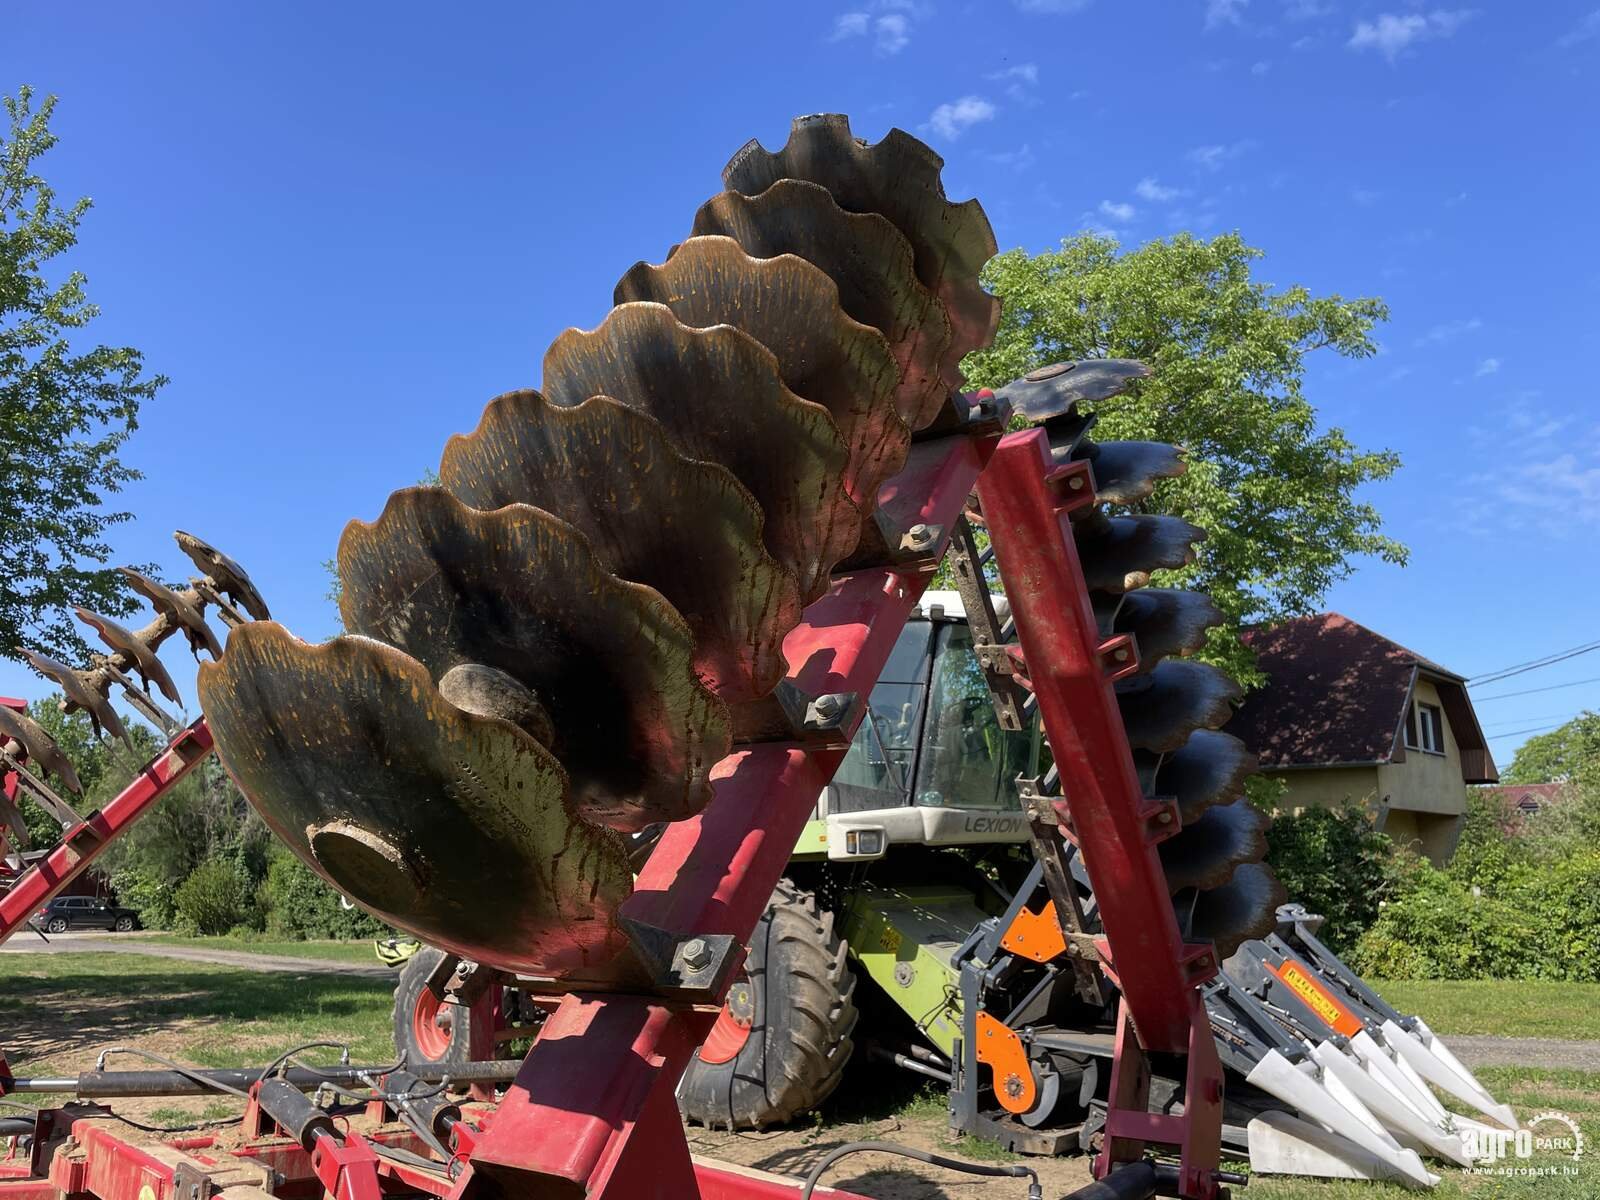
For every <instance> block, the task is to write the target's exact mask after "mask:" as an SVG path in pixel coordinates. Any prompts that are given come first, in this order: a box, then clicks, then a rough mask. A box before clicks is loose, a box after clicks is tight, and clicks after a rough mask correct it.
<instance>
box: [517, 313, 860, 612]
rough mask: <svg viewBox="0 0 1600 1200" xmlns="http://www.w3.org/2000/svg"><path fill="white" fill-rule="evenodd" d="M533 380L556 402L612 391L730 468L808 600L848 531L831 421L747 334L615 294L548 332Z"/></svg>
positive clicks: (843, 459)
mask: <svg viewBox="0 0 1600 1200" xmlns="http://www.w3.org/2000/svg"><path fill="white" fill-rule="evenodd" d="M543 390H544V394H545V396H546V397H547V398H548V399H549V400H550V401H551V402H552V403H555V404H561V405H567V406H571V405H577V404H581V403H583V401H585V400H587V399H588V398H589V397H590V396H610V397H611V398H613V399H615V400H620V401H621V402H622V403H623V404H626V405H628V407H630V408H637V409H639V410H640V411H642V412H645V413H648V414H649V415H650V416H652V417H654V418H655V419H656V420H658V421H660V422H661V424H662V425H663V426H664V427H665V428H666V430H667V432H668V434H669V435H670V436H671V437H672V440H673V442H674V443H675V444H676V445H677V447H678V449H679V450H680V451H682V452H683V453H685V454H687V455H689V457H691V458H698V459H704V460H706V461H708V462H716V463H721V464H722V465H723V466H725V467H727V468H728V470H730V471H732V472H733V474H734V477H735V478H736V479H738V480H739V482H740V483H742V484H744V486H745V487H746V488H748V489H749V490H750V493H751V495H753V496H755V498H756V500H757V502H758V503H759V504H760V505H761V509H762V513H763V515H764V517H765V521H766V523H765V526H764V528H763V534H764V536H765V538H766V543H767V549H768V550H770V551H771V552H772V556H773V557H774V558H775V559H777V560H778V562H779V563H781V564H782V565H783V566H784V567H785V568H786V569H788V570H790V571H792V572H793V573H794V575H795V578H796V579H798V580H799V582H800V595H801V598H802V599H803V600H805V601H807V602H808V603H809V602H810V601H811V600H814V599H816V597H817V596H819V595H821V594H822V592H823V591H824V590H825V589H826V587H827V581H828V573H829V572H830V571H831V570H832V569H833V566H834V564H835V563H837V562H838V561H839V560H840V559H842V558H843V557H844V556H845V555H846V554H848V553H849V552H850V551H851V550H852V549H853V548H854V547H855V544H856V542H857V540H858V539H859V537H860V532H861V514H860V512H859V511H858V510H857V509H856V507H855V505H854V504H853V503H852V502H851V500H850V497H849V496H848V495H847V494H846V492H845V489H844V472H845V468H846V466H847V463H848V455H847V452H846V450H845V446H844V441H843V439H842V438H841V437H840V436H839V430H838V427H837V426H836V425H834V423H833V418H832V417H830V416H829V415H828V412H827V410H826V409H824V408H823V407H822V406H821V405H817V404H812V403H810V402H809V401H806V400H802V399H800V397H798V396H796V395H795V394H794V393H793V392H791V391H790V390H789V389H788V388H786V387H784V386H783V381H782V379H781V378H780V377H779V371H778V364H777V360H776V359H774V358H773V356H772V353H771V352H770V351H769V350H767V349H766V348H765V347H764V346H762V345H761V344H760V343H759V342H757V341H756V340H755V339H754V338H752V337H750V336H749V335H748V334H745V333H741V332H740V331H739V330H737V329H733V328H730V327H728V326H719V327H717V328H714V329H691V328H689V327H688V326H687V325H685V324H683V323H682V322H681V321H679V320H678V319H677V318H676V317H674V316H673V315H672V311H671V310H670V309H668V308H666V307H665V306H664V305H660V304H624V305H622V306H621V307H619V308H614V309H612V310H611V314H610V315H609V316H608V317H607V318H606V319H605V321H604V322H603V323H602V324H601V325H600V327H599V328H598V329H596V330H594V331H592V332H585V331H583V330H578V329H569V330H567V332H566V333H564V334H562V335H561V336H560V337H559V338H557V339H556V340H555V343H554V344H553V345H552V346H551V347H550V349H549V350H548V351H546V353H545V359H544V389H543ZM686 515H687V514H686Z"/></svg>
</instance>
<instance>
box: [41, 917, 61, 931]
mask: <svg viewBox="0 0 1600 1200" xmlns="http://www.w3.org/2000/svg"><path fill="white" fill-rule="evenodd" d="M44 931H45V932H46V933H65V932H66V931H67V919H66V918H65V917H51V918H50V920H49V922H48V923H47V924H46V925H45V927H44Z"/></svg>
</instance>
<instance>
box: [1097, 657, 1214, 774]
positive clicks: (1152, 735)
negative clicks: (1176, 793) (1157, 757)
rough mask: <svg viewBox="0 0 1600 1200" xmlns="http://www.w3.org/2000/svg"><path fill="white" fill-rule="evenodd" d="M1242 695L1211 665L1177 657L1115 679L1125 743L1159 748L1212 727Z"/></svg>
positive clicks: (1176, 744)
mask: <svg viewBox="0 0 1600 1200" xmlns="http://www.w3.org/2000/svg"><path fill="white" fill-rule="evenodd" d="M1243 698H1244V689H1242V688H1241V687H1240V686H1239V685H1238V684H1237V683H1235V682H1234V681H1233V680H1231V679H1229V678H1228V677H1227V676H1226V675H1224V674H1223V673H1222V672H1221V671H1219V670H1217V669H1216V668H1215V667H1212V666H1207V665H1206V664H1205V663H1198V662H1190V661H1187V660H1185V659H1176V658H1169V659H1167V660H1166V661H1165V662H1162V663H1158V664H1157V665H1156V668H1155V669H1154V670H1153V671H1151V672H1150V673H1149V674H1147V675H1136V676H1134V677H1133V678H1132V679H1130V680H1125V681H1123V682H1122V683H1119V684H1118V685H1117V704H1118V706H1119V707H1120V708H1121V709H1122V723H1123V725H1124V726H1125V727H1126V728H1127V731H1128V744H1129V745H1131V746H1132V747H1133V748H1134V749H1136V750H1151V751H1154V752H1155V753H1157V754H1165V753H1170V752H1171V751H1173V750H1176V749H1178V747H1180V746H1182V745H1183V743H1184V741H1185V740H1186V739H1187V738H1188V736H1189V735H1190V734H1191V733H1193V732H1194V731H1195V730H1197V729H1216V728H1217V727H1218V726H1220V725H1221V724H1222V723H1223V722H1224V721H1226V720H1227V719H1228V718H1229V717H1231V716H1232V715H1233V707H1234V705H1235V704H1237V703H1238V702H1239V701H1240V700H1242V699H1243Z"/></svg>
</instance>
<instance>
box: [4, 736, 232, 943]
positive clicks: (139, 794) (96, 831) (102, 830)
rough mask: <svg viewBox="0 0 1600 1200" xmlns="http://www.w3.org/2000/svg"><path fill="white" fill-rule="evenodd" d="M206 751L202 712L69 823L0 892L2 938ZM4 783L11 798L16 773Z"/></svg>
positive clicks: (208, 746) (83, 868)
mask: <svg viewBox="0 0 1600 1200" xmlns="http://www.w3.org/2000/svg"><path fill="white" fill-rule="evenodd" d="M209 753H211V730H210V729H209V728H208V727H207V726H206V722H205V718H204V717H202V718H200V719H199V720H197V721H195V722H194V723H193V724H191V725H189V726H188V727H187V728H185V729H184V730H183V731H182V732H180V733H179V734H178V736H177V737H175V738H173V739H172V742H171V743H170V744H169V745H168V746H167V748H166V749H165V750H163V751H162V752H161V753H160V754H158V755H156V757H155V758H154V759H152V760H151V761H150V762H149V763H147V764H146V765H145V767H144V769H143V770H141V771H140V772H139V774H138V775H136V776H134V779H133V782H132V783H130V784H128V786H127V787H125V788H123V789H122V791H120V792H119V793H117V795H116V797H115V798H114V799H112V800H111V801H110V802H109V803H108V804H107V805H106V806H105V807H104V808H102V809H97V810H96V811H94V812H92V813H90V814H89V815H88V816H87V817H85V818H84V819H83V820H81V821H79V822H78V823H77V824H76V825H73V826H71V827H69V828H68V829H67V830H66V831H65V832H64V833H63V834H62V837H61V841H60V842H59V843H58V844H57V846H56V848H55V849H54V850H52V851H50V853H49V854H47V855H46V856H45V857H44V858H42V859H40V860H39V861H38V862H36V863H34V864H33V865H32V866H31V867H29V868H28V869H27V870H25V871H23V872H22V873H21V874H19V875H18V876H17V877H16V879H15V880H14V881H13V882H12V884H11V888H10V890H9V891H7V892H6V893H5V894H4V895H0V942H4V941H5V940H6V939H7V938H8V937H10V936H11V935H12V934H13V933H15V932H16V931H17V930H19V929H21V928H22V927H23V926H24V925H26V924H27V923H28V919H29V918H30V917H31V916H32V915H33V914H34V913H35V912H36V911H37V910H38V909H39V907H40V905H43V904H48V903H49V902H50V901H51V900H52V899H54V898H55V897H56V896H58V895H60V893H61V891H62V890H63V889H64V888H65V887H66V886H67V885H68V884H69V883H71V882H72V881H73V880H74V879H76V878H77V877H78V876H79V875H81V874H83V872H84V871H86V870H88V868H89V864H90V863H92V862H94V860H95V859H96V858H97V857H98V856H99V854H100V852H101V851H102V850H104V849H105V848H106V844H107V843H108V842H110V841H111V839H112V838H114V837H116V836H117V835H118V834H120V833H121V832H122V831H123V830H125V829H126V828H128V826H129V825H131V824H132V823H133V822H134V821H137V820H138V819H139V818H140V817H142V816H143V815H144V814H145V813H146V812H147V811H149V809H150V806H151V805H153V804H154V803H155V802H156V801H157V800H159V799H161V797H162V796H164V795H166V793H167V792H168V791H169V790H170V789H171V788H172V786H173V785H174V784H176V783H177V782H178V780H180V779H182V778H183V777H184V776H185V775H187V774H188V773H189V772H190V771H192V770H193V769H194V768H195V766H196V764H198V763H199V762H200V760H201V759H203V758H204V757H205V756H206V755H207V754H209ZM5 786H6V798H7V799H13V797H14V795H15V790H16V787H17V784H16V779H15V777H14V776H9V775H8V776H7V778H6V785H5Z"/></svg>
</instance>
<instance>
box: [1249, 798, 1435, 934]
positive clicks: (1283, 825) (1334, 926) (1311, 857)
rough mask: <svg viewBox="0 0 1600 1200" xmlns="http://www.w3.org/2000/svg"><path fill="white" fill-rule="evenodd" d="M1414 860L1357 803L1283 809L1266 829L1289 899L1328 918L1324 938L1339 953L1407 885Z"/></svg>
mask: <svg viewBox="0 0 1600 1200" xmlns="http://www.w3.org/2000/svg"><path fill="white" fill-rule="evenodd" d="M1411 861H1412V860H1411V856H1410V855H1407V854H1405V853H1403V852H1401V851H1398V850H1396V849H1395V847H1394V843H1393V842H1391V841H1390V840H1389V839H1388V838H1387V837H1385V836H1384V835H1383V834H1381V833H1378V832H1377V831H1375V830H1374V829H1373V827H1372V818H1371V817H1370V816H1368V814H1367V812H1366V810H1365V809H1363V808H1362V807H1361V806H1360V805H1357V804H1346V805H1344V806H1342V807H1340V808H1308V809H1306V810H1305V811H1303V812H1300V813H1280V814H1279V815H1277V816H1276V817H1274V818H1273V822H1272V827H1271V829H1269V830H1268V832H1267V862H1268V863H1269V864H1270V865H1271V867H1272V869H1273V871H1274V872H1276V874H1277V876H1278V878H1279V880H1281V881H1282V883H1283V886H1284V887H1285V888H1286V889H1288V892H1289V899H1291V900H1296V901H1299V902H1300V903H1301V904H1304V905H1305V906H1306V907H1307V908H1308V909H1310V910H1311V911H1312V912H1314V913H1320V914H1322V916H1324V917H1325V918H1327V923H1326V924H1325V925H1324V926H1323V927H1322V932H1321V934H1320V935H1319V936H1320V937H1321V938H1322V940H1323V941H1325V942H1327V943H1328V945H1329V947H1331V948H1332V949H1333V950H1334V951H1335V952H1336V953H1340V954H1342V953H1344V952H1345V951H1346V950H1348V949H1349V948H1350V947H1352V946H1353V945H1355V942H1356V939H1357V938H1359V937H1360V936H1361V934H1362V932H1363V931H1364V930H1366V929H1367V927H1368V926H1370V925H1371V924H1372V922H1373V921H1375V920H1377V917H1378V911H1379V905H1380V904H1381V902H1383V901H1384V900H1386V899H1388V898H1389V897H1391V896H1394V895H1396V894H1398V893H1399V891H1400V890H1401V889H1402V888H1403V887H1404V886H1405V883H1406V877H1407V874H1408V872H1409V871H1410V869H1411Z"/></svg>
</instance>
